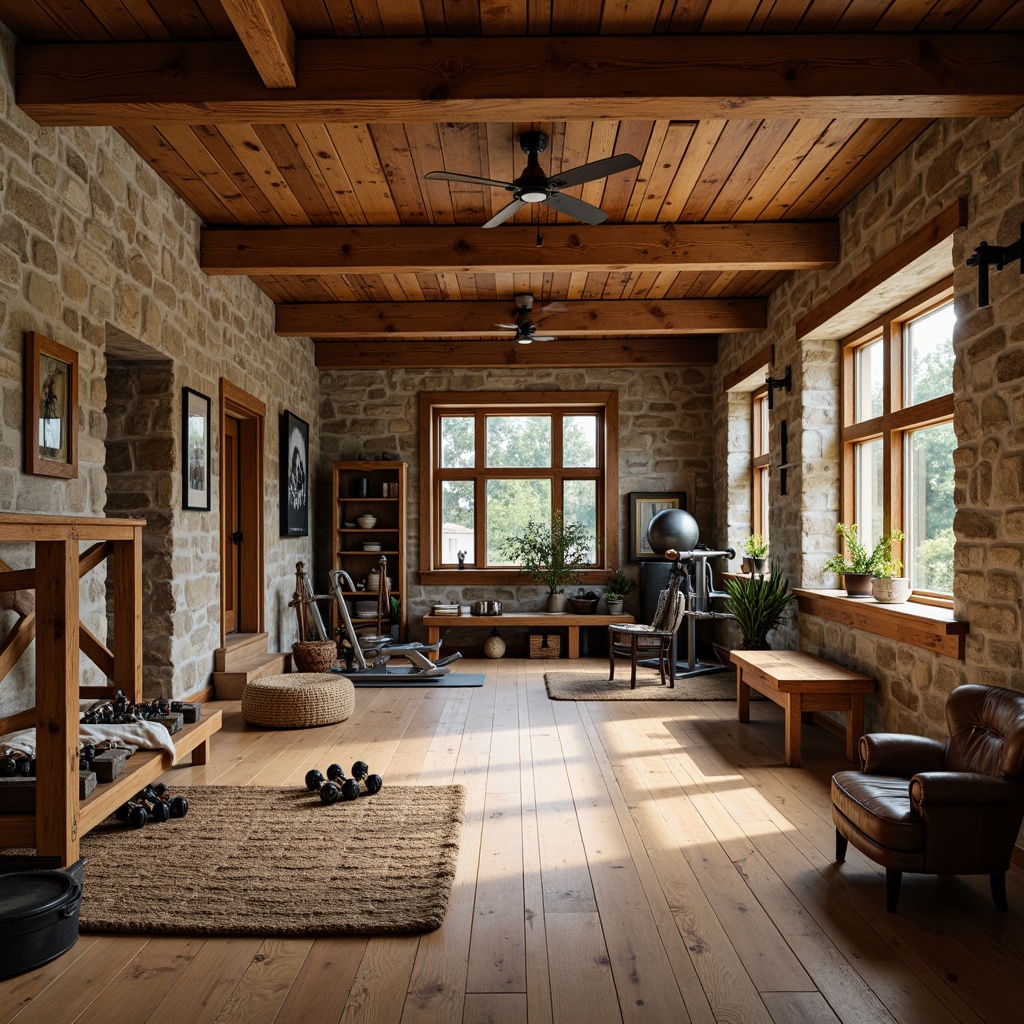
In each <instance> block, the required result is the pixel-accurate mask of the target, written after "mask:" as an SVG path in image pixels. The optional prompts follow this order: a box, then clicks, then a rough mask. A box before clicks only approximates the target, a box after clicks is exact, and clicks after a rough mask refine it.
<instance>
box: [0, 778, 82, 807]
mask: <svg viewBox="0 0 1024 1024" xmlns="http://www.w3.org/2000/svg"><path fill="white" fill-rule="evenodd" d="M96 782H97V778H96V773H95V772H88V771H85V772H79V773H78V799H79V800H84V799H85V798H86V797H87V796H88V795H89V794H90V793H91V792H92V791H93V790H94V789H95V788H96ZM35 812H36V780H35V777H34V776H28V777H25V776H15V777H13V778H0V814H35Z"/></svg>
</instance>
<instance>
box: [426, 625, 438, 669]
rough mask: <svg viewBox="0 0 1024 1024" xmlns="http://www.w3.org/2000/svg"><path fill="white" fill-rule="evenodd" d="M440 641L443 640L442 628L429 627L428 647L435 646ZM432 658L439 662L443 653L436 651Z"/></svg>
mask: <svg viewBox="0 0 1024 1024" xmlns="http://www.w3.org/2000/svg"><path fill="white" fill-rule="evenodd" d="M440 639H441V627H440V626H427V646H428V647H430V646H433V645H434V644H436V643H437V641H438V640H440ZM431 657H432V658H433V659H434V661H437V659H438V658H440V657H441V652H440V651H434V653H433V654H431Z"/></svg>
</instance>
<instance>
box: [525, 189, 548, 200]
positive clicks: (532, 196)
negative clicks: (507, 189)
mask: <svg viewBox="0 0 1024 1024" xmlns="http://www.w3.org/2000/svg"><path fill="white" fill-rule="evenodd" d="M547 197H548V194H547V192H541V191H540V190H539V189H537V190H534V191H529V190H528V191H526V192H520V193H519V198H520V199H521V200H522V201H523V202H524V203H543V202H544V200H545V199H547Z"/></svg>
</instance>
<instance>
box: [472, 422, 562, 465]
mask: <svg viewBox="0 0 1024 1024" xmlns="http://www.w3.org/2000/svg"><path fill="white" fill-rule="evenodd" d="M487 465H488V466H507V467H512V468H520V469H533V468H536V467H541V466H550V465H551V417H550V416H488V417H487Z"/></svg>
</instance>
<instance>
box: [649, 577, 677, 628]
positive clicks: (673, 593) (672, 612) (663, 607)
mask: <svg viewBox="0 0 1024 1024" xmlns="http://www.w3.org/2000/svg"><path fill="white" fill-rule="evenodd" d="M685 610H686V595H685V594H683V592H682V591H681V590H680V589H679V587H669V588H668V590H663V591H662V592H661V593H660V594H659V595H658V607H657V609H655V612H654V618H653V619H652V620H651V626H653V627H654V629H656V630H659V631H661V632H667V633H674V632H675V631H676V630H677V629H678V628H679V627H680V626H681V625H682V623H683V612H684V611H685Z"/></svg>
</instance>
